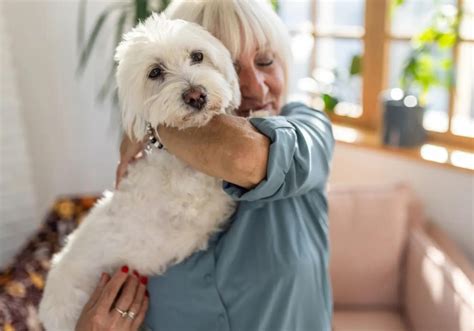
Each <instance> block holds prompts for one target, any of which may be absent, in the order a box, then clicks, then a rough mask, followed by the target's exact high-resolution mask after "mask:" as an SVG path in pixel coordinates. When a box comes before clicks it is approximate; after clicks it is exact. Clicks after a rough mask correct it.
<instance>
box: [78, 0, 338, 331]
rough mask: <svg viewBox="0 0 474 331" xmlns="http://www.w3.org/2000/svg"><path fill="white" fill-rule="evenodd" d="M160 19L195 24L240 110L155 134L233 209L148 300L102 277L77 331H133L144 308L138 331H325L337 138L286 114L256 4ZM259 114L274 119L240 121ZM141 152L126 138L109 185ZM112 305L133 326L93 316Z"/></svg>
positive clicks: (311, 118)
mask: <svg viewBox="0 0 474 331" xmlns="http://www.w3.org/2000/svg"><path fill="white" fill-rule="evenodd" d="M168 15H169V16H170V17H171V18H181V19H185V20H188V21H192V22H196V23H198V24H201V25H202V26H204V27H205V28H206V29H207V30H208V31H210V32H211V33H213V34H214V35H215V36H216V37H217V38H219V39H220V40H221V41H222V42H223V43H224V45H225V46H226V47H227V48H228V49H229V50H230V52H231V54H232V56H233V59H234V61H235V68H236V70H237V73H238V75H239V80H240V89H241V93H242V103H241V105H240V107H239V109H238V110H236V114H237V115H238V116H231V115H219V116H216V117H214V119H213V120H212V121H211V122H210V123H209V124H208V125H206V126H205V127H202V128H199V129H195V128H193V129H189V130H182V131H178V130H176V129H173V128H169V127H159V128H158V131H159V135H160V137H161V140H162V143H163V144H164V145H165V146H166V148H167V150H168V151H169V152H170V153H173V154H174V155H176V156H177V157H179V158H181V159H182V160H184V161H186V162H187V163H189V164H190V165H191V166H192V167H194V168H196V169H198V170H200V171H202V172H204V173H206V174H208V175H211V176H215V177H218V178H222V179H223V180H224V184H223V188H224V190H225V191H226V192H227V193H228V194H229V195H230V196H231V197H232V198H234V199H235V200H237V201H239V206H238V209H237V211H236V212H235V214H234V215H233V216H232V218H231V220H230V221H229V224H230V225H229V227H228V229H227V230H226V231H223V232H221V233H219V234H217V235H215V236H214V237H213V238H212V239H211V242H210V244H209V248H208V249H207V250H206V251H203V252H198V253H196V254H194V255H192V256H191V257H189V258H188V259H186V260H185V261H184V262H183V263H181V264H178V265H176V266H174V267H171V268H170V269H169V270H168V271H167V272H166V274H165V275H163V276H159V277H153V278H151V279H150V281H149V283H148V290H149V297H150V302H148V299H147V296H146V295H145V296H144V295H143V292H144V286H145V285H146V283H147V282H146V279H144V278H143V277H142V278H141V280H142V284H141V285H139V283H140V282H139V279H140V278H137V277H134V276H133V275H128V272H122V271H120V270H119V271H118V272H117V273H116V274H115V275H113V276H112V277H109V276H107V275H104V277H103V278H102V280H101V283H100V284H99V285H98V289H97V291H96V292H95V293H94V295H93V297H92V299H91V302H90V303H89V304H88V305H86V308H85V309H84V312H83V314H82V316H81V319H80V321H79V323H78V327H77V330H105V329H110V327H111V325H116V326H115V327H114V328H112V329H113V330H135V329H136V328H137V326H138V324H140V323H141V322H142V321H143V319H144V313H145V310H147V308H148V310H147V314H146V319H145V325H146V326H147V327H149V328H150V329H152V330H171V331H183V330H193V331H201V330H202V331H210V330H240V331H279V330H280V331H309V330H318V331H325V330H330V328H331V319H332V297H331V287H330V280H329V275H328V223H327V211H328V206H327V200H326V195H325V186H326V182H327V178H328V175H329V168H330V160H331V157H332V152H333V147H334V139H333V136H332V131H331V124H330V122H329V120H328V119H327V117H326V116H325V115H324V114H323V113H322V112H321V111H318V110H314V109H311V108H309V107H307V106H305V105H304V104H301V103H290V104H286V105H285V97H286V90H287V86H288V83H287V82H288V71H289V70H290V68H289V63H290V52H289V38H288V33H287V31H286V29H285V27H284V26H283V24H282V22H281V21H280V19H279V18H278V16H277V15H276V14H275V13H274V12H273V11H272V10H271V9H270V8H269V7H268V6H266V5H264V4H261V3H259V2H257V1H252V0H248V1H244V0H241V1H237V0H234V1H230V0H229V1H223V0H220V1H217V0H214V1H199V0H194V1H189V0H188V1H178V2H176V1H175V2H174V3H172V5H171V6H170V8H168ZM257 109H267V110H271V111H273V112H274V115H278V116H272V117H268V118H252V119H247V118H246V117H248V115H249V113H250V111H251V110H257ZM141 148H142V144H134V143H132V142H130V140H128V139H127V138H125V139H124V141H123V142H122V146H121V164H120V165H119V167H118V170H117V180H119V179H120V177H121V176H123V174H124V173H125V170H126V166H127V164H128V163H129V162H130V161H131V160H132V159H133V157H134V156H135V155H136V154H137V152H139V151H140V150H141ZM137 254H140V252H137ZM121 288H122V289H121ZM120 289H121V291H120ZM116 296H117V298H115V297H116ZM125 296H127V297H128V301H127V300H125V299H123V297H125ZM103 298H105V299H103ZM107 298H108V301H107V300H106V299H107ZM111 298H115V299H114V300H121V301H122V303H125V302H128V304H127V306H128V307H129V309H130V310H132V311H134V312H136V313H137V316H136V319H135V320H134V321H133V322H132V321H131V320H130V321H129V322H125V320H123V321H121V319H122V317H121V316H120V314H118V313H116V312H115V311H114V310H112V311H110V312H109V314H103V316H102V315H100V314H98V313H97V312H98V311H99V309H98V308H97V307H100V306H101V305H103V304H104V303H103V301H105V304H110V302H111V300H112V299H111ZM121 307H124V305H123V304H122V305H121ZM114 323H116V324H114ZM101 325H103V326H104V328H103V329H102V328H101Z"/></svg>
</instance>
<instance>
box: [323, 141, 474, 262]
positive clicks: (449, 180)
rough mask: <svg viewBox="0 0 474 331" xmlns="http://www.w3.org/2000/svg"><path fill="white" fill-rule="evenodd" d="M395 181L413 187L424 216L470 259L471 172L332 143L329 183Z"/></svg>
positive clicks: (473, 222)
mask: <svg viewBox="0 0 474 331" xmlns="http://www.w3.org/2000/svg"><path fill="white" fill-rule="evenodd" d="M397 181H405V182H407V183H409V184H410V185H411V186H412V187H413V189H414V190H415V192H416V193H417V195H418V196H419V197H420V198H421V199H422V201H423V203H424V205H425V210H426V213H427V215H428V216H429V217H430V218H431V219H432V221H434V222H435V223H437V224H439V225H440V226H441V227H442V228H443V229H444V230H446V232H447V233H449V235H450V236H451V238H453V239H454V240H455V241H456V242H457V243H458V244H459V245H460V246H461V247H462V249H463V250H464V252H466V253H467V254H468V256H469V257H470V259H471V260H472V261H473V262H474V194H473V193H474V192H473V189H474V175H473V174H469V173H467V172H465V171H461V170H456V169H453V170H451V169H447V168H444V167H441V166H439V165H433V164H429V163H426V162H423V161H417V160H409V159H405V158H401V157H397V156H394V155H392V154H387V153H384V152H380V151H375V150H370V149H367V148H363V147H354V146H349V145H345V144H342V143H338V144H337V145H336V149H335V153H334V159H333V168H332V173H331V178H330V182H331V183H348V184H361V183H380V182H397Z"/></svg>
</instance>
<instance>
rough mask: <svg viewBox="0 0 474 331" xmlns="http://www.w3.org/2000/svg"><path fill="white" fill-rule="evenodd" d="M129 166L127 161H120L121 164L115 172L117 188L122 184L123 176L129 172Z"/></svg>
mask: <svg viewBox="0 0 474 331" xmlns="http://www.w3.org/2000/svg"><path fill="white" fill-rule="evenodd" d="M127 166H128V164H127V163H124V162H119V164H118V166H117V170H116V172H115V189H117V188H118V186H119V184H120V181H121V180H122V178H123V177H124V176H125V174H126V173H127Z"/></svg>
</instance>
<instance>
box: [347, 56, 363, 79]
mask: <svg viewBox="0 0 474 331" xmlns="http://www.w3.org/2000/svg"><path fill="white" fill-rule="evenodd" d="M349 72H350V75H351V76H357V75H360V74H361V73H362V56H361V55H360V54H356V55H354V56H353V57H352V60H351V67H350V71H349Z"/></svg>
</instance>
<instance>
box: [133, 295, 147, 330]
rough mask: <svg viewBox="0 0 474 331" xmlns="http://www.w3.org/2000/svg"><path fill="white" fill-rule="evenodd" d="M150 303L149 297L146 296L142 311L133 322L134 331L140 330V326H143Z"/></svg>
mask: <svg viewBox="0 0 474 331" xmlns="http://www.w3.org/2000/svg"><path fill="white" fill-rule="evenodd" d="M149 303H150V301H149V299H148V296H147V295H145V297H144V298H143V302H142V305H141V306H140V310H139V311H138V313H137V315H136V316H135V319H134V320H132V330H138V328H139V327H140V325H142V323H143V321H144V320H145V315H146V312H147V310H148V304H149Z"/></svg>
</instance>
